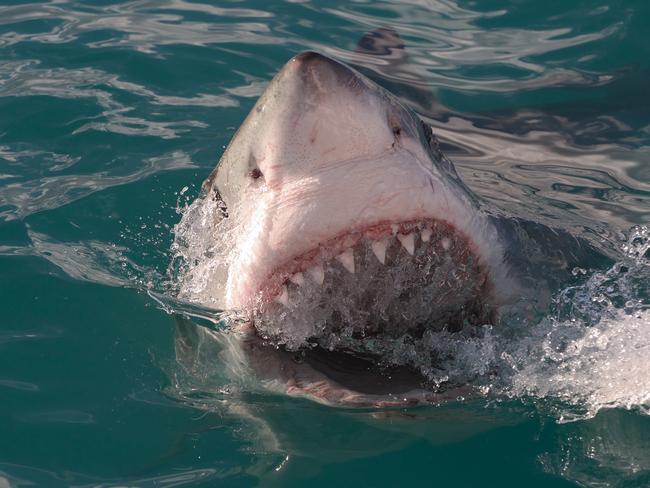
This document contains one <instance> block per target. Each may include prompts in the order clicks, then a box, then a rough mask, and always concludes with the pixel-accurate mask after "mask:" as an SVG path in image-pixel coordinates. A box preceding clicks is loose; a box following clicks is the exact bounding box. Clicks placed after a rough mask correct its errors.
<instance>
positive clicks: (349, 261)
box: [336, 249, 354, 273]
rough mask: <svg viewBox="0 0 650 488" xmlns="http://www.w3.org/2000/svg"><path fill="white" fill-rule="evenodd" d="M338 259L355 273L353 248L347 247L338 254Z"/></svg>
mask: <svg viewBox="0 0 650 488" xmlns="http://www.w3.org/2000/svg"><path fill="white" fill-rule="evenodd" d="M336 259H338V260H339V262H340V263H341V264H342V265H343V267H344V268H345V269H347V270H348V271H349V272H350V273H354V253H353V252H352V249H346V250H345V251H343V252H342V253H341V254H339V255H338V256H336Z"/></svg>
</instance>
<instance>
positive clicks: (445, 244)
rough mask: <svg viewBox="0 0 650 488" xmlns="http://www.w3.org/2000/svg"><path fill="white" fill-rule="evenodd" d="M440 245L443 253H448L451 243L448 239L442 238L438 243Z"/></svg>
mask: <svg viewBox="0 0 650 488" xmlns="http://www.w3.org/2000/svg"><path fill="white" fill-rule="evenodd" d="M440 245H441V246H442V248H443V249H444V250H445V251H449V248H450V247H451V241H450V240H449V238H448V237H443V239H442V240H441V241H440Z"/></svg>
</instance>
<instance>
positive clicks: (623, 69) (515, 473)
mask: <svg viewBox="0 0 650 488" xmlns="http://www.w3.org/2000/svg"><path fill="white" fill-rule="evenodd" d="M649 22H650V3H648V2H647V1H643V0H637V1H626V2H622V1H615V2H611V1H601V0H592V1H589V2H586V1H565V2H534V1H530V2H522V1H495V0H489V1H480V2H479V1H458V2H455V1H452V0H430V1H426V0H408V1H403V2H402V1H399V2H398V1H352V2H347V3H343V2H341V3H337V2H310V1H299V0H296V1H272V2H267V1H252V0H251V1H222V2H214V3H212V2H204V3H202V2H198V1H192V0H169V1H168V0H161V1H150V0H136V1H129V2H113V1H104V0H99V1H87V2H78V1H68V0H53V1H51V2H40V3H30V2H28V1H16V2H11V1H6V0H5V1H0V307H1V310H2V311H3V314H2V319H1V320H0V487H2V488H5V487H19V486H48V487H49V486H51V487H58V486H84V487H86V486H107V487H108V486H138V487H150V486H151V487H153V486H156V487H171V486H242V487H243V486H314V487H315V486H369V487H384V486H385V487H398V486H414V485H428V486H449V487H493V486H494V487H496V486H498V487H521V486H526V487H571V486H583V487H626V488H627V487H629V488H632V487H634V488H642V487H648V486H650V312H648V311H647V308H648V306H649V305H650V265H649V264H648V256H647V254H650V253H647V251H648V248H649V247H650V243H649V239H650V234H649V231H648V228H646V227H644V226H645V225H646V224H648V223H650V93H649V91H648V87H649V86H650V85H649V83H650V37H649V35H648V23H649ZM379 27H389V28H392V29H394V30H395V31H397V32H398V33H399V35H400V36H401V38H402V40H403V42H404V44H405V52H406V53H407V55H408V63H406V64H405V65H404V66H402V69H401V70H399V71H397V72H392V71H391V70H390V66H388V65H385V64H382V63H376V64H375V65H367V66H366V69H367V70H369V71H368V72H369V73H370V74H372V75H373V77H374V78H375V79H376V80H379V81H380V82H382V80H383V82H385V83H386V86H388V85H389V86H390V87H391V88H392V89H394V91H395V93H396V94H397V95H398V96H400V97H402V99H403V101H404V103H405V104H408V105H410V106H411V107H412V108H414V109H415V110H417V111H419V112H420V113H421V115H422V116H423V117H424V119H425V120H426V121H427V122H428V123H429V124H431V125H432V126H433V130H434V133H436V134H437V135H438V137H439V138H440V141H441V147H442V148H443V150H444V151H445V153H446V154H447V156H448V157H449V158H450V159H451V160H453V161H454V163H455V165H456V168H457V171H458V173H459V174H460V176H461V177H462V178H463V180H464V181H465V182H466V184H467V186H468V187H469V188H471V190H472V191H473V192H474V193H475V194H476V195H477V196H478V197H479V198H480V199H481V200H482V201H483V202H485V203H486V204H487V205H490V206H492V207H494V208H498V209H499V210H500V212H501V214H502V215H504V216H506V217H507V216H512V217H513V218H514V217H516V218H519V219H524V220H528V221H531V222H537V223H541V224H544V225H547V226H549V227H552V228H556V229H561V230H563V231H566V232H567V233H568V234H569V235H572V236H576V237H577V238H580V239H584V240H585V241H587V242H589V243H591V245H592V246H593V247H594V248H595V249H597V250H598V252H599V253H600V254H601V255H602V256H603V259H601V260H594V262H592V263H586V264H585V266H583V267H580V268H577V269H574V270H571V271H572V273H571V276H572V279H571V280H569V281H568V282H566V283H562V284H560V285H558V286H557V288H556V289H551V290H544V292H545V293H549V294H550V295H551V296H552V297H553V301H552V303H553V305H552V306H551V307H549V310H548V311H547V312H546V313H544V314H543V316H542V317H538V318H536V319H535V320H530V321H529V322H527V323H523V324H521V323H520V324H518V325H517V327H513V328H512V329H508V327H507V326H504V327H503V328H501V329H499V328H497V327H493V328H490V327H487V326H486V327H484V328H483V329H481V331H482V332H481V333H480V334H478V335H472V336H471V337H468V336H463V335H461V334H459V335H458V336H453V335H451V336H445V337H444V341H442V340H441V342H440V344H435V347H438V348H440V351H439V352H440V353H441V355H442V356H444V357H446V358H448V359H447V361H446V362H443V363H442V364H440V365H439V367H440V371H439V373H440V374H439V377H438V380H439V383H440V384H443V385H444V383H445V381H447V380H454V381H456V382H465V383H467V384H469V385H472V386H473V387H474V393H473V394H472V395H469V396H467V397H466V398H463V397H459V398H455V399H454V398H452V399H448V400H446V401H444V402H442V403H441V404H440V405H436V406H431V407H427V408H417V409H411V410H408V411H398V412H384V413H377V412H373V411H368V410H362V409H361V410H346V409H335V408H329V407H325V406H321V405H317V404H315V403H312V402H309V401H307V400H299V399H292V398H288V397H285V396H282V395H274V394H271V393H267V394H265V393H259V392H254V391H248V390H247V389H246V388H243V387H241V385H238V384H237V382H236V381H234V380H233V379H232V378H228V377H227V376H225V375H224V374H223V372H224V371H225V370H226V369H227V365H224V364H223V363H221V362H220V359H219V354H218V351H213V350H212V349H211V348H210V347H209V346H206V347H205V348H203V349H202V350H201V351H198V352H197V351H192V350H190V351H189V352H188V350H187V349H186V348H184V347H183V345H184V343H183V341H182V336H180V335H179V333H178V327H179V325H178V324H179V322H177V319H176V316H175V313H176V312H183V313H189V312H188V309H187V308H184V307H187V305H186V304H185V305H184V304H182V303H180V302H179V301H177V300H176V298H175V292H176V290H177V286H176V283H175V280H176V278H177V276H176V274H175V272H174V265H173V263H174V262H175V258H177V256H175V253H174V251H173V250H172V244H173V242H174V239H175V238H177V237H178V236H175V226H176V225H177V224H178V223H179V221H180V220H181V218H182V216H183V215H184V213H185V212H186V209H187V208H188V205H190V204H191V202H192V201H193V200H194V199H195V198H196V197H197V195H198V194H199V189H200V185H201V183H202V181H203V180H204V179H205V178H206V177H207V176H208V174H209V173H210V172H211V170H212V169H213V168H214V166H215V164H216V163H217V161H218V159H219V157H220V155H221V154H222V152H223V150H224V148H225V146H226V145H227V143H228V141H229V140H230V139H231V137H232V136H233V134H234V131H235V130H236V129H237V127H238V126H239V125H240V124H241V122H242V121H243V119H244V117H245V116H246V114H247V113H248V111H249V110H250V109H251V107H252V106H253V104H254V103H255V100H256V99H257V97H258V96H259V95H260V94H261V92H262V91H263V89H264V87H265V86H266V84H267V83H268V82H269V80H270V79H271V78H272V77H273V75H274V74H275V73H276V72H277V71H278V70H279V69H280V68H281V67H282V65H283V64H284V63H285V62H286V61H287V60H288V59H289V58H291V57H292V56H293V55H295V54H297V53H298V52H300V51H303V50H307V49H311V50H317V51H320V52H323V53H326V54H328V55H330V56H332V57H335V58H337V59H340V60H343V61H346V62H349V63H355V64H356V65H357V66H358V65H362V67H363V63H364V60H363V59H361V58H360V56H359V54H358V53H357V52H355V49H356V45H357V42H358V40H359V39H360V38H361V37H362V36H363V35H364V33H366V32H368V31H371V30H373V29H376V28H379ZM409 89H410V90H411V91H409ZM178 232H179V228H178V227H176V234H178ZM542 266H543V264H542ZM190 315H192V314H190ZM193 315H194V316H195V317H199V318H197V319H195V320H196V322H197V324H196V325H195V327H198V328H202V327H213V328H214V327H216V326H215V325H214V323H213V322H214V321H212V322H211V321H210V320H209V317H207V318H206V317H205V316H204V315H205V314H203V315H202V313H200V312H196V313H193ZM208 315H209V314H208ZM502 330H509V331H511V332H512V330H514V331H515V332H516V333H515V332H513V333H511V334H510V333H503V332H502ZM432 347H433V346H432Z"/></svg>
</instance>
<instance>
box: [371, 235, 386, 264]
mask: <svg viewBox="0 0 650 488" xmlns="http://www.w3.org/2000/svg"><path fill="white" fill-rule="evenodd" d="M370 247H371V248H372V252H374V253H375V256H377V259H379V262H380V263H381V264H386V248H387V247H388V242H386V240H385V239H382V240H381V241H373V243H372V244H371V245H370Z"/></svg>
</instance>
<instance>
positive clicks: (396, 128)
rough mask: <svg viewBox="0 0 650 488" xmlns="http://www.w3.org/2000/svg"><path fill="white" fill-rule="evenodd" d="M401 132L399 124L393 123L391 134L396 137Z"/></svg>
mask: <svg viewBox="0 0 650 488" xmlns="http://www.w3.org/2000/svg"><path fill="white" fill-rule="evenodd" d="M401 133H402V128H401V127H400V126H399V125H394V126H393V135H395V136H396V137H399V135H400V134H401Z"/></svg>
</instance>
